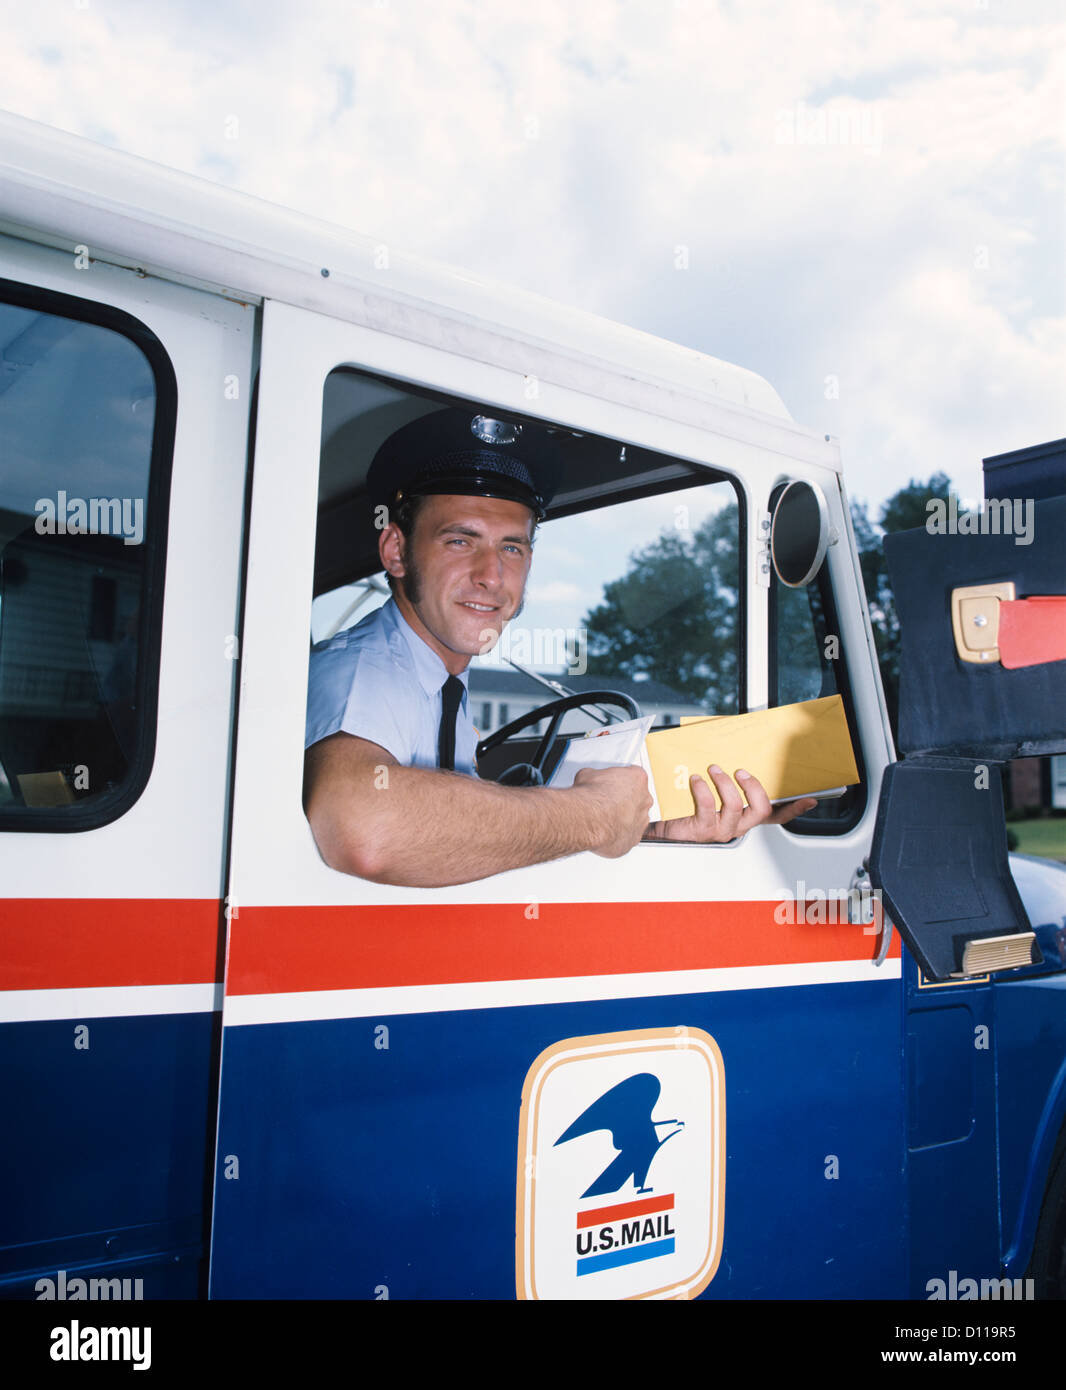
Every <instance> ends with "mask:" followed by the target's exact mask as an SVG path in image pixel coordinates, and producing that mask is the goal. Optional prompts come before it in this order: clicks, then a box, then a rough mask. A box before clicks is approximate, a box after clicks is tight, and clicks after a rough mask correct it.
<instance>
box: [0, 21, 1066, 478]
mask: <svg viewBox="0 0 1066 1390" xmlns="http://www.w3.org/2000/svg"><path fill="white" fill-rule="evenodd" d="M1059 10H1060V6H1059V5H1058V4H1056V3H1054V0H892V3H888V2H887V0H865V3H863V2H861V0H855V2H854V3H844V0H838V2H837V3H832V2H831V0H800V2H799V3H798V4H796V5H793V6H784V5H782V4H781V3H780V0H774V2H773V3H765V2H764V0H745V3H743V4H741V3H734V2H733V0H581V3H575V0H537V3H535V4H533V3H518V0H301V2H300V3H296V2H295V0H286V2H282V0H168V3H167V4H166V5H161V4H152V5H147V4H144V3H143V2H142V3H136V0H37V3H35V4H32V5H30V4H27V3H26V2H25V0H0V18H2V20H3V33H4V53H3V57H2V58H0V66H2V70H3V76H4V81H3V87H2V90H0V104H2V105H3V106H4V107H6V108H7V109H8V110H11V111H15V112H18V113H20V114H22V115H25V116H29V117H32V118H34V119H36V120H39V121H44V122H47V123H48V124H51V125H54V126H58V127H61V128H62V129H64V130H68V131H71V132H74V133H76V134H79V135H84V136H88V137H90V138H91V139H94V140H98V141H102V142H104V143H106V144H110V145H114V146H116V147H118V148H120V149H123V150H127V151H130V152H131V153H133V154H137V155H141V156H144V157H147V158H149V159H153V160H157V161H159V162H161V163H164V164H168V165H171V166H173V167H175V168H178V169H183V170H186V171H189V172H191V173H195V174H198V175H201V176H203V177H205V178H208V179H212V180H215V181H217V182H220V183H224V184H228V185H230V186H232V187H235V188H240V189H242V190H244V191H245V192H248V193H252V194H256V195H259V196H261V197H265V198H269V199H271V200H273V201H275V202H280V203H284V204H287V205H289V206H292V207H296V208H300V209H302V210H305V211H307V212H310V213H313V214H315V215H316V216H319V217H324V218H327V219H329V220H332V221H336V222H340V223H343V224H345V225H347V226H350V227H353V228H356V229H357V230H359V231H363V232H366V233H368V234H370V235H372V236H374V237H377V238H380V239H382V240H384V241H387V242H389V243H390V244H392V245H395V246H398V247H402V248H404V249H406V250H409V251H413V252H415V253H418V254H422V255H425V256H429V257H432V258H434V259H437V260H442V261H447V262H450V263H452V264H456V265H460V266H463V267H466V268H468V269H470V270H473V271H476V272H478V273H479V274H483V275H486V276H489V277H492V278H494V279H497V280H501V281H506V282H511V283H516V284H519V285H521V286H523V287H525V288H527V289H531V290H535V291H537V292H539V293H542V294H545V295H548V296H550V297H551V298H553V299H558V300H561V301H564V302H566V303H569V304H574V305H578V306H581V307H584V308H586V309H589V310H592V311H594V312H596V313H599V314H603V315H605V316H607V317H609V318H613V319H617V320H619V321H621V322H623V323H628V324H632V325H635V326H637V327H639V328H642V329H645V330H648V331H650V332H652V333H656V334H659V335H661V336H663V337H667V338H671V339H673V340H675V341H677V342H681V343H684V344H686V345H688V346H691V347H694V348H698V349H701V350H702V351H705V352H708V353H711V354H713V355H714V356H717V357H722V358H725V359H727V360H730V361H734V362H738V363H740V364H742V365H743V366H746V367H749V368H751V369H753V370H754V371H757V372H759V373H760V374H762V375H763V376H765V377H767V378H768V379H769V380H770V381H771V382H772V383H773V385H774V386H775V387H776V389H777V390H778V391H779V393H780V394H781V396H782V397H783V399H784V400H785V403H786V405H787V406H788V407H789V409H790V411H791V412H792V414H793V416H794V417H795V418H796V419H797V420H800V421H801V422H803V423H804V424H809V425H811V426H814V427H816V428H818V429H821V430H824V431H825V432H827V433H834V434H837V435H839V436H840V438H841V441H842V445H843V449H844V456H845V464H846V468H847V473H848V477H849V489H850V492H851V494H852V496H858V497H863V498H866V499H868V500H869V501H870V502H871V503H873V504H874V506H876V505H877V504H878V503H879V502H880V501H881V500H883V499H884V498H885V497H886V496H888V495H889V494H890V493H891V492H892V491H894V490H895V488H896V487H898V486H900V485H901V484H903V483H905V482H906V481H907V480H908V478H910V477H926V476H928V475H929V474H930V473H931V472H933V471H935V470H936V469H943V470H945V471H946V472H948V473H949V474H950V475H951V476H952V478H953V479H954V480H955V482H956V485H957V487H958V489H959V491H960V492H961V493H962V495H963V496H971V497H972V496H977V495H979V492H980V460H981V458H982V457H983V456H987V455H989V454H993V453H997V452H1002V451H1004V450H1008V449H1014V448H1020V447H1022V446H1024V445H1028V444H1034V443H1039V442H1042V441H1044V440H1048V439H1053V438H1059V437H1061V436H1063V435H1064V434H1066V425H1064V421H1063V407H1062V401H1063V396H1064V392H1063V390H1062V385H1063V362H1064V337H1066V333H1064V305H1063V299H1064V295H1063V288H1064V268H1063V250H1064V244H1066V236H1064V215H1063V143H1064V131H1063V110H1064V90H1066V78H1064V58H1063V54H1064V51H1066V44H1064V42H1063V34H1064V25H1063V23H1062V21H1061V19H1059V17H1058V12H1059Z"/></svg>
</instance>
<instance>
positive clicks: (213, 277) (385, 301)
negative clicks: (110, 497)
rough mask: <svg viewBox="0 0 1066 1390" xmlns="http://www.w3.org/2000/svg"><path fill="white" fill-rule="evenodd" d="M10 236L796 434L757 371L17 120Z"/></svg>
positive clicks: (0, 200) (11, 157) (8, 138)
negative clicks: (537, 360)
mask: <svg viewBox="0 0 1066 1390" xmlns="http://www.w3.org/2000/svg"><path fill="white" fill-rule="evenodd" d="M0 231H4V232H7V233H9V234H12V235H15V236H21V237H29V238H30V239H32V240H36V241H40V242H44V243H45V244H49V245H53V246H59V247H62V248H63V249H64V250H68V251H73V249H74V247H75V246H86V247H88V249H89V255H90V256H91V257H95V258H97V259H100V260H105V261H110V262H114V263H115V264H119V265H125V266H128V267H131V268H135V269H138V270H142V271H144V272H146V273H147V274H149V275H155V276H159V277H161V278H164V279H169V280H175V281H178V282H179V283H184V284H191V285H196V286H198V287H201V288H206V289H210V290H213V291H215V292H217V293H220V294H224V295H227V296H229V297H230V298H234V299H237V300H241V301H244V302H248V301H251V302H258V301H260V300H262V299H268V298H269V299H276V300H279V301H283V302H285V303H288V304H293V305H296V306H298V307H301V308H306V309H311V310H314V311H316V312H319V313H324V314H329V315H332V316H334V317H338V318H343V319H345V320H348V321H351V322H356V323H361V324H364V325H366V326H368V327H373V328H377V329H379V330H381V331H385V332H390V333H393V334H396V335H398V336H401V337H407V338H412V339H415V340H417V341H422V342H431V343H435V344H437V345H442V322H443V323H445V324H447V325H448V326H449V330H450V331H449V333H448V339H447V344H446V345H447V346H448V347H449V348H450V349H451V350H452V351H459V352H463V351H464V330H466V332H467V333H468V334H469V337H470V341H469V343H468V344H467V345H466V346H467V350H468V351H469V352H470V355H480V353H477V354H475V351H474V348H475V342H474V340H477V343H478V345H479V346H480V345H483V343H484V341H485V339H484V334H485V331H486V330H491V331H492V332H493V334H494V336H497V335H501V334H502V335H503V340H502V342H503V344H507V343H509V344H510V353H511V358H512V360H513V361H514V365H515V367H516V369H517V370H522V371H526V372H528V371H529V370H530V366H529V361H530V358H529V356H528V354H522V356H521V359H520V358H519V355H518V352H517V351H516V349H519V348H521V347H522V346H523V345H524V346H526V347H528V348H530V349H539V350H540V352H541V353H542V352H543V351H545V350H547V351H550V352H552V353H553V354H555V355H556V356H558V355H559V354H562V355H563V356H565V357H567V358H570V359H571V360H572V361H574V362H577V361H580V362H581V365H582V368H583V371H582V375H583V376H584V377H586V378H588V376H589V372H590V369H592V375H593V376H595V375H598V372H597V371H596V369H597V368H599V370H600V371H609V372H614V373H618V372H621V373H622V374H624V375H627V376H629V377H630V378H632V379H633V381H634V384H636V383H644V384H646V385H647V386H650V387H658V388H660V390H661V389H662V388H664V387H665V388H667V389H668V390H670V391H671V392H675V393H679V394H681V395H684V396H690V397H691V396H696V397H701V398H703V399H704V400H705V401H706V400H708V399H710V400H713V401H717V403H718V404H720V405H722V406H726V407H727V408H731V409H733V410H739V411H740V412H741V413H747V412H752V413H754V414H756V415H761V416H763V417H766V416H770V417H773V418H775V419H777V420H779V421H782V422H784V421H789V422H790V421H791V417H790V416H789V413H788V411H787V410H786V408H785V406H784V404H783V403H782V401H781V399H780V397H779V396H778V394H777V392H776V391H775V390H774V389H773V387H772V386H770V385H769V383H768V382H766V381H765V380H764V379H763V378H762V377H760V376H758V375H757V374H756V373H754V372H750V371H748V370H746V369H745V368H743V367H737V366H733V365H732V364H730V363H728V362H723V361H720V360H719V359H718V358H715V357H709V356H707V355H706V354H704V353H701V352H696V351H694V350H692V349H689V348H684V347H679V346H678V345H677V344H674V343H669V342H667V341H665V340H664V339H661V338H657V337H654V336H652V335H651V334H648V333H642V332H639V331H638V330H636V329H632V328H627V327H623V326H621V325H619V324H616V323H612V322H610V321H609V320H607V319H604V318H601V317H599V316H598V315H595V314H590V313H586V312H584V311H581V310H577V309H572V308H567V307H565V306H563V305H560V304H556V303H554V302H553V301H551V300H549V299H546V298H543V297H541V296H539V295H535V294H531V293H528V292H526V291H523V290H517V289H514V288H511V287H507V286H502V285H497V284H494V283H492V282H490V281H487V280H484V279H482V278H481V277H479V276H476V275H472V274H470V273H469V272H467V271H463V270H458V269H455V268H452V267H448V266H444V265H440V264H437V263H434V262H432V261H427V260H423V259H421V258H419V257H416V256H411V255H408V254H405V253H403V252H401V251H398V250H396V249H394V248H393V247H391V246H389V247H387V248H385V247H384V246H383V243H382V242H381V241H380V240H377V239H375V238H373V237H370V236H366V235H363V234H360V233H357V232H351V231H348V230H346V229H344V228H342V227H338V226H335V225H334V224H332V223H329V222H324V221H320V220H318V219H316V218H313V217H308V216H305V215H304V214H302V213H298V212H293V211H291V210H289V209H287V208H282V207H279V206H278V205H276V204H274V203H268V202H265V201H263V200H261V199H258V198H253V197H250V196H249V195H247V194H244V193H239V192H236V191H234V190H233V189H229V188H224V187H222V186H220V185H218V184H213V183H211V182H209V181H207V180H205V179H200V178H196V177H194V176H192V175H189V174H184V173H179V172H177V171H176V170H173V169H168V168H165V167H164V166H162V165H159V164H155V163H153V162H151V161H149V160H145V159H140V158H137V157H135V156H133V155H128V154H124V153H122V152H121V151H118V150H114V149H111V148H109V147H107V146H103V145H98V144H96V143H94V142H92V141H89V140H84V139H81V138H80V137H78V136H73V135H69V134H67V133H65V132H63V131H58V130H54V129H52V128H51V127H49V126H45V125H41V124H39V123H38V122H36V121H30V120H26V119H25V118H23V117H20V116H15V115H12V114H9V113H6V112H0ZM386 258H387V264H385V265H383V264H382V262H383V260H386ZM327 271H328V275H327V274H325V273H324V272H327ZM537 355H539V353H535V354H534V356H537ZM496 360H497V361H499V362H500V365H507V360H506V359H503V360H501V359H499V358H497V359H496ZM655 394H658V393H657V392H656V393H655ZM793 429H795V430H796V432H797V433H798V434H801V435H807V434H813V433H814V432H813V431H808V430H805V429H802V428H800V427H796V426H793ZM790 432H791V431H790Z"/></svg>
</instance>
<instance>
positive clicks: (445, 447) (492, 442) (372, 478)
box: [366, 408, 559, 521]
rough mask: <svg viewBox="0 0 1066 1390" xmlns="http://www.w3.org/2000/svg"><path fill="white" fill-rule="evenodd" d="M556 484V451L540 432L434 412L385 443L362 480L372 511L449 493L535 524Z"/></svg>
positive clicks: (506, 422)
mask: <svg viewBox="0 0 1066 1390" xmlns="http://www.w3.org/2000/svg"><path fill="white" fill-rule="evenodd" d="M558 477H559V458H558V449H557V446H556V444H555V441H554V439H553V438H552V436H551V434H550V433H549V432H548V430H547V429H545V428H544V427H543V426H537V425H517V424H513V423H512V422H511V421H510V420H503V419H500V418H499V417H498V416H493V415H473V414H471V413H470V411H468V410H460V409H456V408H449V409H447V410H437V411H434V412H433V413H432V414H430V415H423V416H422V417H421V419H418V420H413V421H411V423H410V424H407V425H404V426H403V428H402V429H398V430H397V431H396V432H395V433H394V434H391V435H389V437H388V439H386V440H385V443H384V444H382V446H381V448H380V449H379V450H378V451H377V453H376V454H375V455H374V461H373V462H372V463H371V465H370V469H369V472H368V473H367V477H366V487H367V492H368V493H369V494H370V500H371V502H372V503H373V505H374V506H381V505H384V506H389V507H391V506H394V505H395V504H396V502H398V501H399V500H400V498H401V497H425V496H430V495H433V494H439V493H453V494H456V495H457V496H460V497H501V498H504V499H506V500H507V501H511V502H521V503H522V504H523V505H524V506H527V507H528V508H529V509H530V511H532V512H533V513H534V515H535V516H536V518H537V520H538V521H543V520H544V517H545V515H546V514H547V510H548V504H549V503H550V502H551V499H552V497H553V496H554V495H555V489H556V486H557V484H558Z"/></svg>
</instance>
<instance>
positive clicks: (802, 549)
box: [770, 480, 837, 589]
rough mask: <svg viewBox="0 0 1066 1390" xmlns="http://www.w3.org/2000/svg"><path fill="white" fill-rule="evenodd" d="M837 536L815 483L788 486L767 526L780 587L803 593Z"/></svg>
mask: <svg viewBox="0 0 1066 1390" xmlns="http://www.w3.org/2000/svg"><path fill="white" fill-rule="evenodd" d="M836 539H837V536H836V533H835V532H834V531H833V529H832V527H831V526H830V524H829V507H828V506H827V504H826V500H825V494H824V493H823V492H822V489H821V488H820V487H818V485H817V484H816V483H808V482H805V481H803V480H798V481H796V482H792V483H789V484H788V486H787V487H786V488H785V489H784V491H783V492H782V493H781V496H780V497H779V498H778V500H777V506H776V507H775V508H774V515H773V520H772V522H771V525H770V558H771V560H772V561H773V566H774V571H775V573H776V574H777V577H778V579H780V581H781V583H782V584H787V585H788V587H789V588H790V589H802V588H805V587H806V585H808V584H809V583H810V582H811V580H812V579H813V578H814V576H815V575H816V574H817V573H818V571H819V570H820V569H821V568H822V561H823V560H824V559H825V552H826V551H827V550H828V549H829V547H830V546H831V545H832V544H833V543H834V542H835V541H836Z"/></svg>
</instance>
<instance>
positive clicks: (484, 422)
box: [470, 415, 522, 444]
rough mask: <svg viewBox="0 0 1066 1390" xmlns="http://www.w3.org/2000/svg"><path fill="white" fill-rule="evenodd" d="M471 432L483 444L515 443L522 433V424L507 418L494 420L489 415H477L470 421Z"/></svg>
mask: <svg viewBox="0 0 1066 1390" xmlns="http://www.w3.org/2000/svg"><path fill="white" fill-rule="evenodd" d="M470 433H471V434H473V435H475V436H476V437H477V438H478V439H480V440H481V442H482V444H513V443H514V442H515V441H516V440H517V438H518V436H519V435H520V434H521V433H522V426H521V425H512V424H510V423H509V422H508V421H507V420H493V419H492V418H491V417H490V416H488V415H475V416H474V418H473V419H472V420H471V421H470Z"/></svg>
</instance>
